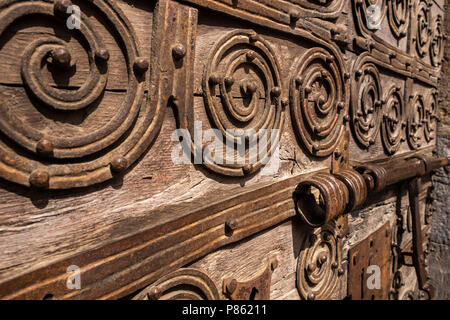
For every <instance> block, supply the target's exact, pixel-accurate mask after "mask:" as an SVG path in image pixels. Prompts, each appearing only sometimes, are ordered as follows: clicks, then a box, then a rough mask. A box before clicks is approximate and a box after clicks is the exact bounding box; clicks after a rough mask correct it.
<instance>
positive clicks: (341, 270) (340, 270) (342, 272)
mask: <svg viewBox="0 0 450 320" xmlns="http://www.w3.org/2000/svg"><path fill="white" fill-rule="evenodd" d="M343 274H344V269H342V268H339V269H338V276H342V275H343Z"/></svg>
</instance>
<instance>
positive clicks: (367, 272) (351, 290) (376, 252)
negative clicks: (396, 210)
mask: <svg viewBox="0 0 450 320" xmlns="http://www.w3.org/2000/svg"><path fill="white" fill-rule="evenodd" d="M390 247H391V228H390V226H389V222H387V223H386V224H385V225H384V226H382V227H381V228H380V229H378V230H377V231H375V232H374V233H372V234H371V235H370V236H369V237H367V238H366V239H364V240H363V241H361V242H360V243H359V244H358V245H356V246H355V247H353V248H352V249H350V250H349V254H348V257H349V272H348V282H347V284H348V294H349V297H350V299H352V300H387V299H388V295H389V288H390V283H389V282H390V281H389V266H390V251H391V250H390ZM378 268H379V269H378ZM376 277H379V278H378V280H379V282H378V283H379V284H380V286H379V287H378V286H377V279H376Z"/></svg>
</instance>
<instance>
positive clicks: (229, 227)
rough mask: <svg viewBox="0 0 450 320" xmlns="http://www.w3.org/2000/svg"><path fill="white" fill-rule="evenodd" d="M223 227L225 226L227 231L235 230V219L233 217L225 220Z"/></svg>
mask: <svg viewBox="0 0 450 320" xmlns="http://www.w3.org/2000/svg"><path fill="white" fill-rule="evenodd" d="M225 228H226V229H227V230H228V231H234V230H236V228H237V221H236V220H235V219H233V218H231V219H229V220H227V221H226V222H225Z"/></svg>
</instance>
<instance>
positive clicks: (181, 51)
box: [172, 43, 186, 60]
mask: <svg viewBox="0 0 450 320" xmlns="http://www.w3.org/2000/svg"><path fill="white" fill-rule="evenodd" d="M172 55H173V57H174V58H175V59H176V60H181V59H183V58H184V57H185V56H186V48H185V46H183V45H182V44H181V43H178V44H176V45H175V46H174V47H173V48H172Z"/></svg>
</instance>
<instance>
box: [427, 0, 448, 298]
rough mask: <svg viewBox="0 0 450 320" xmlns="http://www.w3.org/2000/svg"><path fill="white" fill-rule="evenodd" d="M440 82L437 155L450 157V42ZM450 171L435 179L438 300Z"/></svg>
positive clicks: (443, 282)
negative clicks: (439, 120)
mask: <svg viewBox="0 0 450 320" xmlns="http://www.w3.org/2000/svg"><path fill="white" fill-rule="evenodd" d="M445 12H446V17H445V24H444V26H445V28H446V30H445V33H446V34H447V35H450V2H449V1H446V5H445ZM442 68H443V76H442V80H441V82H440V88H439V90H440V98H441V101H440V110H439V112H440V114H439V117H440V119H441V122H440V123H439V126H438V132H437V134H438V135H437V154H438V155H439V156H446V157H450V38H447V40H446V48H445V54H444V61H443V65H442ZM449 171H450V169H448V168H447V170H445V169H441V170H439V171H438V172H436V174H435V175H434V177H433V180H434V186H435V188H434V192H433V197H434V204H435V213H434V216H433V223H432V228H431V236H430V261H429V263H430V277H431V283H432V284H433V286H434V287H435V288H436V291H437V295H436V298H437V299H450V217H449V214H450V207H449V205H448V203H449V196H450V176H449Z"/></svg>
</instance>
